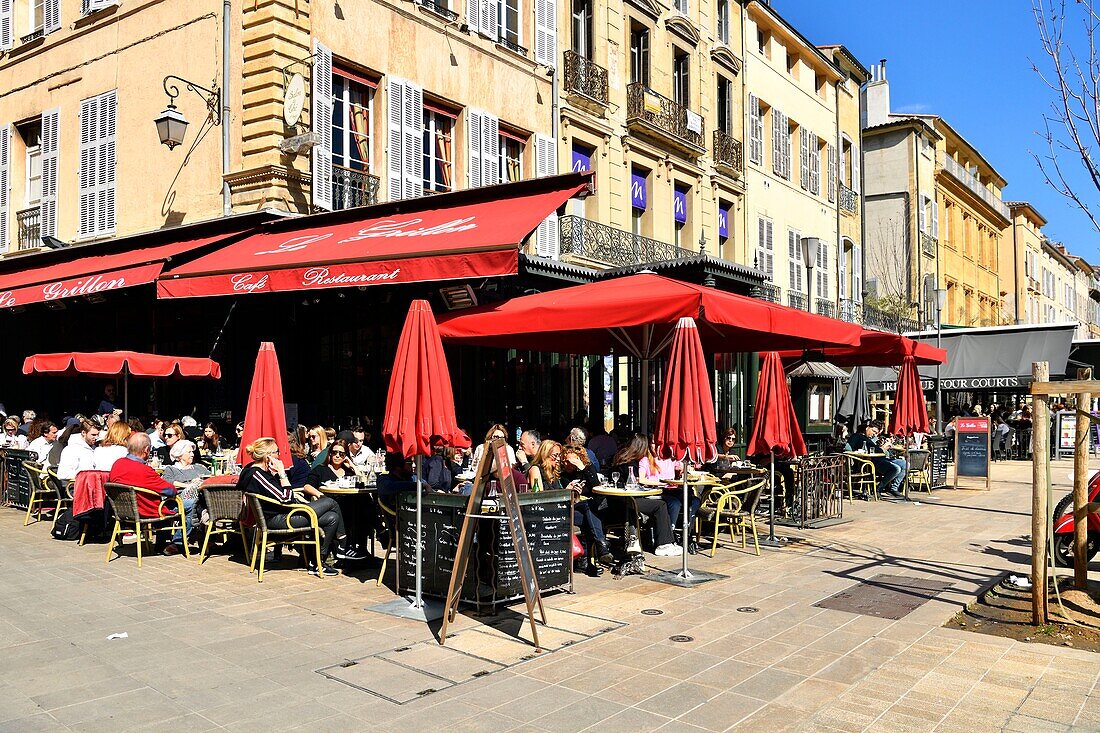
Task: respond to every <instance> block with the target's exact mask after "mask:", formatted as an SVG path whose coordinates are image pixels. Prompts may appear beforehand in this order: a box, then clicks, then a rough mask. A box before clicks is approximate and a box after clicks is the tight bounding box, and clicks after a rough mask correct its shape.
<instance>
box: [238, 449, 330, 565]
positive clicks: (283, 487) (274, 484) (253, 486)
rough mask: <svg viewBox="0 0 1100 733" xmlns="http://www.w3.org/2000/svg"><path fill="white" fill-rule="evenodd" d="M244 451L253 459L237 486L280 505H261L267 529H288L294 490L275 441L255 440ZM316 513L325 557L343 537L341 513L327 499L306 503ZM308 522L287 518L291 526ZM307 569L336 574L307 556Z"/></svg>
mask: <svg viewBox="0 0 1100 733" xmlns="http://www.w3.org/2000/svg"><path fill="white" fill-rule="evenodd" d="M244 450H245V452H246V453H247V454H248V455H249V456H250V457H251V458H252V462H251V463H249V464H248V465H247V466H245V468H244V470H243V471H241V475H240V478H238V479H237V487H238V488H240V489H241V490H242V491H245V492H248V493H250V494H257V495H259V496H262V497H264V498H265V499H274V500H275V501H277V502H278V503H279V504H280V505H281V506H276V505H273V504H270V503H268V502H262V504H263V510H264V520H265V521H266V522H267V526H268V527H269V528H270V529H287V516H286V515H287V512H288V511H289V510H290V508H291V507H292V506H294V505H297V504H298V503H299V502H298V501H297V500H296V499H295V498H294V490H293V489H292V488H291V486H290V479H288V478H287V475H286V468H284V466H283V462H282V461H281V460H279V446H278V444H277V443H276V442H275V439H274V438H258V439H256V440H254V441H252V442H251V443H249V444H248V445H247V446H246V447H245V448H244ZM309 506H310V508H312V509H313V511H314V512H315V513H316V514H317V526H319V527H320V528H321V534H322V538H321V555H322V557H328V555H329V554H330V553H331V551H332V547H333V543H334V542H335V541H336V540H338V539H343V537H344V516H343V515H342V514H341V513H340V506H339V505H338V504H337V503H336V502H335V501H333V500H332V499H331V498H330V497H327V496H323V497H319V498H316V499H314V500H313V501H311V502H310V504H309ZM308 524H309V520H308V519H307V518H306V517H305V516H303V515H301V514H295V515H294V516H293V517H291V518H290V526H291V527H305V526H308ZM306 570H307V571H309V574H310V575H322V574H323V575H326V576H329V575H336V574H337V572H336V570H335V569H334V568H330V567H326V566H322V567H320V568H318V567H317V564H316V561H315V560H313V559H311V558H309V557H308V555H307V557H306Z"/></svg>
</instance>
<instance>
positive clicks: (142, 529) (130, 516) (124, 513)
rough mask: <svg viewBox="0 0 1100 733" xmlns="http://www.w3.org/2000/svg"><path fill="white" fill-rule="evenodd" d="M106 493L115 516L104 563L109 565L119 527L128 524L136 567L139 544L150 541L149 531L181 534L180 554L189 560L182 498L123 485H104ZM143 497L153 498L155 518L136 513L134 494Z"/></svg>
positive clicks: (138, 559) (151, 535)
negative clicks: (167, 510)
mask: <svg viewBox="0 0 1100 733" xmlns="http://www.w3.org/2000/svg"><path fill="white" fill-rule="evenodd" d="M105 490H106V492H107V498H109V499H110V500H111V506H112V507H113V508H114V514H115V526H114V529H113V530H112V531H111V541H110V542H108V543H107V558H106V559H105V560H104V562H107V563H109V562H111V553H112V552H114V551H115V540H116V539H118V540H119V541H120V542H121V540H122V537H121V536H120V532H121V530H122V526H123V524H127V525H132V526H133V528H134V534H135V535H136V537H137V562H138V567H139V568H140V567H141V544H142V542H144V541H145V540H146V537H148V540H149V541H150V542H152V541H153V531H154V530H163V531H171V532H175V531H176V530H179V531H180V532H182V533H184V541H183V554H184V557H191V552H190V550H189V549H188V548H187V538H186V533H187V518H186V517H185V516H184V510H183V499H182V498H180V497H179V496H178V495H177V496H170V497H164V496H161V495H160V494H158V493H157V492H155V491H153V490H152V489H143V488H141V487H140V486H127V485H125V484H115V483H108V484H107V485H106V487H105ZM139 493H141V494H145V495H147V496H150V497H153V498H155V499H156V501H157V502H159V503H158V504H157V516H155V517H143V516H141V513H140V512H139V511H138V505H137V495H138V494H139ZM173 504H174V505H175V508H176V511H175V512H174V513H165V508H166V507H168V506H170V505H173Z"/></svg>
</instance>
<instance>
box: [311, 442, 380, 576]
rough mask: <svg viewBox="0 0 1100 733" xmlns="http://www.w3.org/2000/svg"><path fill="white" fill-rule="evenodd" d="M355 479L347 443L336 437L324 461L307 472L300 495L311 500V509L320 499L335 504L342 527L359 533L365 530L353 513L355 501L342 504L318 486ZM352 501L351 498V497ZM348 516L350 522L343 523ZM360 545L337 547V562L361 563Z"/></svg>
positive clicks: (352, 542) (356, 542)
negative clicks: (342, 520)
mask: <svg viewBox="0 0 1100 733" xmlns="http://www.w3.org/2000/svg"><path fill="white" fill-rule="evenodd" d="M355 476H356V472H355V469H354V466H353V465H352V460H351V451H349V450H348V444H347V442H346V441H344V440H342V439H340V438H337V439H336V440H334V441H332V442H331V443H329V446H328V453H327V454H326V455H325V462H324V463H322V464H321V465H320V466H317V468H315V469H313V470H312V471H311V472H310V474H309V477H308V478H307V479H306V483H305V485H304V486H302V493H304V494H305V495H306V496H308V497H310V502H311V504H310V506H315V505H316V503H317V500H318V499H319V498H325V499H326V500H328V501H335V503H336V504H338V505H339V507H340V513H341V514H342V515H343V516H344V518H345V528H346V527H347V526H349V525H350V526H353V527H355V528H357V529H360V530H362V529H364V528H365V527H366V523H365V522H364V521H363V518H362V517H360V516H359V512H358V511H356V509H357V507H356V506H355V505H356V504H357V503H358V502H355V501H345V502H341V501H340V497H332V498H328V497H325V496H324V494H323V493H322V492H321V486H323V485H325V484H334V483H337V482H338V481H339V480H340V479H342V478H355ZM344 498H345V499H346V498H348V497H344ZM352 498H353V499H354V497H352ZM349 516H350V517H351V522H347V521H346V520H347V518H348V517H349ZM350 534H351V533H350V532H349V535H350ZM362 544H363V542H362V538H357V539H355V540H349V541H347V542H345V543H344V547H342V548H341V547H337V548H336V557H337V558H338V559H340V560H362V559H364V558H365V557H366V556H367V554H366V553H365V552H361V551H360V550H359V549H358V548H359V547H361V546H362Z"/></svg>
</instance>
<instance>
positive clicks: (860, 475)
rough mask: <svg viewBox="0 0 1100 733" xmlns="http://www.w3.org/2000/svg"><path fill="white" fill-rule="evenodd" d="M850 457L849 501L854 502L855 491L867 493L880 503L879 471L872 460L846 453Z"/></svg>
mask: <svg viewBox="0 0 1100 733" xmlns="http://www.w3.org/2000/svg"><path fill="white" fill-rule="evenodd" d="M845 455H846V456H848V501H853V498H852V494H853V490H858V491H860V492H863V493H866V494H867V495H868V496H870V497H872V498H873V499H874V500H875V501H878V471H876V470H875V462H874V461H872V460H871V459H870V458H864V457H863V456H858V455H855V454H854V453H845Z"/></svg>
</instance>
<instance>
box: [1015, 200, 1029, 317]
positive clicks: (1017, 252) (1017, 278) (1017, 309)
mask: <svg viewBox="0 0 1100 733" xmlns="http://www.w3.org/2000/svg"><path fill="white" fill-rule="evenodd" d="M1019 247H1020V244H1019V242H1018V241H1017V235H1016V222H1015V221H1013V222H1012V302H1013V303H1014V304H1015V306H1014V308H1013V310H1014V314H1013V315H1015V318H1014V319H1013V320H1014V321H1015V323H1016V325H1019V324H1021V323H1023V322H1024V321H1023V319H1022V318H1020V249H1019ZM1025 254H1026V253H1025Z"/></svg>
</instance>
